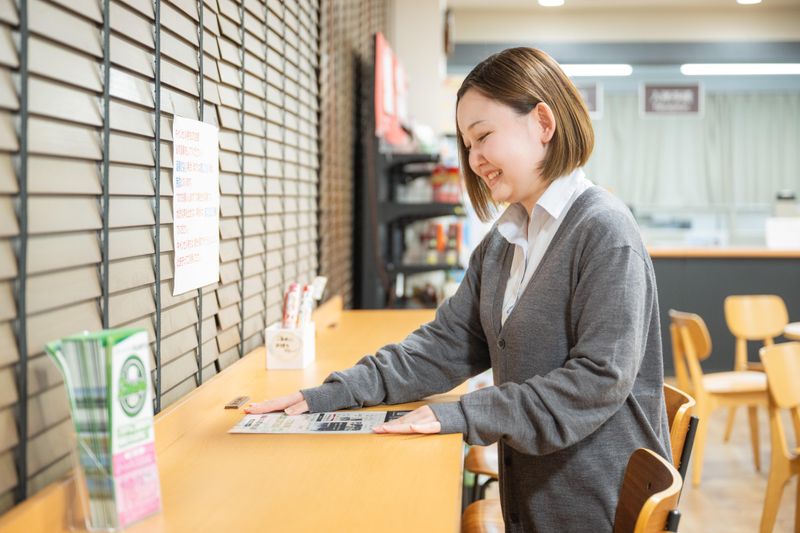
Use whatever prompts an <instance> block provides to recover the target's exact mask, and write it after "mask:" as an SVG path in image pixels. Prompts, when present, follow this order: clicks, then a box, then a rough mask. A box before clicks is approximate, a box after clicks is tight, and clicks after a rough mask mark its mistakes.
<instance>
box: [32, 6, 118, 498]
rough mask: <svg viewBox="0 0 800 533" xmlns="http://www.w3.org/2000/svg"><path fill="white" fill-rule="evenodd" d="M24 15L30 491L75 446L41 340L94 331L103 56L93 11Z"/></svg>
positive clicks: (52, 9)
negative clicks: (27, 56) (26, 32)
mask: <svg viewBox="0 0 800 533" xmlns="http://www.w3.org/2000/svg"><path fill="white" fill-rule="evenodd" d="M28 14H29V15H28V19H29V28H30V39H29V53H30V59H29V61H30V63H29V67H30V71H29V72H30V75H29V77H28V111H29V119H28V158H27V165H28V183H29V187H28V192H29V196H28V217H29V222H28V235H29V241H28V263H27V272H26V274H27V279H26V289H27V297H26V313H27V314H26V317H25V319H26V324H27V331H28V356H29V361H28V369H27V390H28V399H27V413H28V425H27V435H26V443H27V457H26V459H27V460H26V474H25V475H26V477H27V493H28V494H29V495H30V494H32V493H33V492H35V491H36V490H38V489H39V488H41V487H42V486H45V485H47V484H48V483H50V482H52V481H54V480H56V479H59V478H60V477H62V476H63V474H64V473H65V471H66V467H67V465H68V464H69V461H70V459H69V455H68V454H69V452H70V450H71V447H72V443H73V438H72V425H71V421H70V419H69V411H68V409H67V408H66V402H65V400H66V396H65V394H64V386H63V379H62V377H61V374H60V373H59V372H58V371H57V369H56V368H55V365H54V364H53V362H52V361H51V360H50V359H49V357H47V356H46V355H45V354H44V344H45V343H46V342H48V341H49V340H52V339H54V338H57V337H60V336H63V335H68V334H71V333H74V332H75V331H80V330H82V329H89V328H93V327H99V326H100V325H101V321H100V310H99V308H98V298H99V297H100V295H101V274H100V268H99V263H100V260H101V255H100V248H99V244H98V236H99V231H100V230H101V229H102V212H101V203H100V197H101V195H102V177H101V173H100V162H101V160H102V157H103V147H102V126H103V116H102V108H101V105H102V84H101V83H100V82H101V79H100V78H99V73H101V72H102V58H103V50H102V18H100V19H98V17H97V11H96V8H94V9H93V8H91V6H88V5H83V4H75V5H71V6H65V5H59V4H56V3H53V2H49V1H45V0H33V1H30V0H29V1H28ZM53 50H55V51H57V52H56V54H55V57H50V56H49V52H50V51H53ZM56 58H57V61H58V65H55V64H54V60H56ZM82 72H85V73H86V74H87V76H86V77H81V76H80V75H79V74H80V73H82ZM59 251H62V252H64V253H63V254H58V252H59Z"/></svg>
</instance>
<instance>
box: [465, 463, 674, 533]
mask: <svg viewBox="0 0 800 533" xmlns="http://www.w3.org/2000/svg"><path fill="white" fill-rule="evenodd" d="M682 486H683V482H682V480H681V475H680V473H679V472H678V471H677V470H676V469H675V467H674V466H672V464H670V463H669V461H667V460H665V459H663V458H662V457H661V456H660V455H658V454H657V453H655V452H653V451H651V450H648V449H646V448H639V449H638V450H636V451H635V452H633V454H632V455H631V458H630V459H629V460H628V467H627V468H626V469H625V477H624V478H623V480H622V488H621V490H620V495H619V503H618V504H617V512H616V515H615V517H614V533H649V532H652V531H677V530H678V522H679V520H680V513H679V512H678V510H677V509H678V499H679V497H680V492H681V487H682ZM461 531H462V533H496V532H501V531H505V525H504V523H503V516H502V512H501V510H500V501H499V500H496V499H489V500H478V501H477V502H474V503H473V504H471V505H470V506H469V507H468V508H467V510H466V511H465V512H464V516H463V518H462V520H461Z"/></svg>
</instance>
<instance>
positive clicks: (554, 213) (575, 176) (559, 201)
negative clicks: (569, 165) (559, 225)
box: [536, 168, 585, 219]
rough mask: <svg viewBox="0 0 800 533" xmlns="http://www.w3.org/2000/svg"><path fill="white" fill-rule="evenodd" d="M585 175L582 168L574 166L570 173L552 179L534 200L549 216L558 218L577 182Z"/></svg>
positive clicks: (576, 186)
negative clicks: (537, 198) (537, 199)
mask: <svg viewBox="0 0 800 533" xmlns="http://www.w3.org/2000/svg"><path fill="white" fill-rule="evenodd" d="M583 177H585V174H584V173H583V169H582V168H576V169H575V170H574V171H572V173H571V174H567V175H565V176H561V177H560V178H557V179H556V180H554V181H553V183H551V184H550V186H549V187H548V188H547V189H546V190H545V191H544V194H542V196H541V197H540V198H539V201H538V202H536V205H538V206H541V207H542V208H543V209H544V210H545V211H547V212H548V213H549V214H550V216H551V217H553V218H556V219H557V218H558V217H560V216H561V214H562V213H563V211H564V207H566V205H567V203H569V199H570V198H572V195H573V194H574V193H575V189H577V188H578V182H579V181H580V179H581V178H583Z"/></svg>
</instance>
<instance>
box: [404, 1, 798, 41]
mask: <svg viewBox="0 0 800 533" xmlns="http://www.w3.org/2000/svg"><path fill="white" fill-rule="evenodd" d="M411 3H416V2H411ZM531 4H532V5H535V2H534V0H531ZM698 4H702V2H699V1H698ZM753 7H756V9H752V8H753ZM454 15H455V33H456V39H457V42H459V43H475V42H479V43H487V42H506V43H507V42H519V43H525V42H532V41H561V42H565V41H567V42H587V41H593V42H630V41H634V42H657V41H673V42H674V41H694V42H709V41H797V40H800V5H797V6H788V7H786V6H784V7H776V8H769V7H767V6H766V5H763V6H761V5H759V6H738V5H737V4H735V3H734V2H733V0H731V7H730V8H720V7H717V8H714V9H708V8H686V7H684V8H681V9H674V8H673V9H670V8H664V7H658V8H626V9H577V8H574V9H562V8H531V9H485V8H474V9H473V8H455V9H454Z"/></svg>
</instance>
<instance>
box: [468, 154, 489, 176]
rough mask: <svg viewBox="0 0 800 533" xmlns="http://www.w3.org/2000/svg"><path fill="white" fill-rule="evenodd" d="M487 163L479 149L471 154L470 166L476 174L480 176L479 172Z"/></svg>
mask: <svg viewBox="0 0 800 533" xmlns="http://www.w3.org/2000/svg"><path fill="white" fill-rule="evenodd" d="M484 161H485V159H484V158H483V156H482V155H480V152H478V150H477V149H474V148H473V150H472V151H471V152H470V153H469V166H470V167H472V171H473V172H474V173H475V174H480V173H479V172H478V171H479V169H480V167H481V164H482V163H483V162H484Z"/></svg>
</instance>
